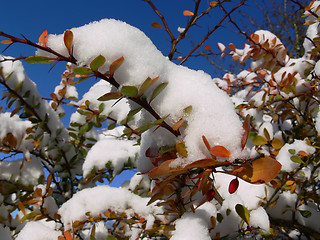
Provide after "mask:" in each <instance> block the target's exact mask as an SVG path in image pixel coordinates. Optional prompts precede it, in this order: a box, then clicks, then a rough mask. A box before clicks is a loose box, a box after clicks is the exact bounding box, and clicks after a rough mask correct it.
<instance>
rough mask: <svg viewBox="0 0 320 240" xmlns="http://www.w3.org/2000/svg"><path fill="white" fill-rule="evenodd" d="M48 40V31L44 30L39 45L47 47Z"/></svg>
mask: <svg viewBox="0 0 320 240" xmlns="http://www.w3.org/2000/svg"><path fill="white" fill-rule="evenodd" d="M47 40H48V31H47V30H44V31H43V32H42V33H41V35H40V37H39V40H38V42H39V45H40V46H43V47H47Z"/></svg>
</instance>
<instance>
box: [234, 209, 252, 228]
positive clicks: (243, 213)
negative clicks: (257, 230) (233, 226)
mask: <svg viewBox="0 0 320 240" xmlns="http://www.w3.org/2000/svg"><path fill="white" fill-rule="evenodd" d="M235 209H236V212H237V213H238V215H239V216H240V217H241V218H242V220H243V221H245V222H246V223H247V224H248V226H250V223H249V211H248V209H247V208H246V207H245V206H243V205H241V204H237V205H236V207H235Z"/></svg>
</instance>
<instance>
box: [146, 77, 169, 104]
mask: <svg viewBox="0 0 320 240" xmlns="http://www.w3.org/2000/svg"><path fill="white" fill-rule="evenodd" d="M167 85H168V82H164V83H161V84H159V85H158V86H157V87H156V89H155V90H154V91H153V93H152V96H151V98H150V101H149V103H151V101H152V100H153V99H155V98H156V97H157V96H158V95H159V94H160V93H161V92H162V91H163V89H165V87H166V86H167Z"/></svg>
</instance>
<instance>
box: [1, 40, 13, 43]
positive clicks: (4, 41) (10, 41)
mask: <svg viewBox="0 0 320 240" xmlns="http://www.w3.org/2000/svg"><path fill="white" fill-rule="evenodd" d="M1 43H2V44H11V43H13V41H12V40H2V41H1Z"/></svg>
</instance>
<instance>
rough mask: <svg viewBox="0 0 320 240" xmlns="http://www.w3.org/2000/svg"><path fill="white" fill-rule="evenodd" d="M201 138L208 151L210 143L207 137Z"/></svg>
mask: <svg viewBox="0 0 320 240" xmlns="http://www.w3.org/2000/svg"><path fill="white" fill-rule="evenodd" d="M202 140H203V142H204V144H205V145H206V147H207V149H208V151H210V149H211V146H210V143H209V142H208V140H207V138H206V137H205V136H202Z"/></svg>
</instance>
